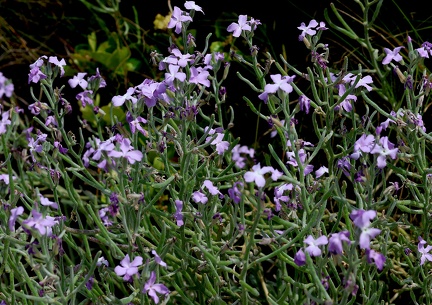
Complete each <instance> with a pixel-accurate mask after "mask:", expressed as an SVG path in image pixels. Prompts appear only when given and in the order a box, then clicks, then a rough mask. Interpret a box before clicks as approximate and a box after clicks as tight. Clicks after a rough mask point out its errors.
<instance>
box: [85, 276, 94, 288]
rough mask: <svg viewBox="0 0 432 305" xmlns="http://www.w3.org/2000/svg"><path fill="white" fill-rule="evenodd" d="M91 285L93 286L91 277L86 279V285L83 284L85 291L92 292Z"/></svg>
mask: <svg viewBox="0 0 432 305" xmlns="http://www.w3.org/2000/svg"><path fill="white" fill-rule="evenodd" d="M93 284H94V278H93V277H92V276H91V277H90V278H89V279H88V281H87V283H85V286H86V288H87V290H92V288H93Z"/></svg>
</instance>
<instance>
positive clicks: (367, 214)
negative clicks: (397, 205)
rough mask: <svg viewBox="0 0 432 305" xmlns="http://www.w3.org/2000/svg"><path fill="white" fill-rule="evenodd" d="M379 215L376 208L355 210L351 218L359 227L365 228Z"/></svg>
mask: <svg viewBox="0 0 432 305" xmlns="http://www.w3.org/2000/svg"><path fill="white" fill-rule="evenodd" d="M376 215H377V212H376V211H374V210H368V211H365V210H361V209H359V210H353V211H352V212H351V214H350V218H351V220H352V222H353V223H354V224H355V226H356V227H357V228H360V229H363V228H367V227H369V226H370V224H371V220H372V219H374V218H375V217H376Z"/></svg>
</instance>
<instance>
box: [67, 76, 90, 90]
mask: <svg viewBox="0 0 432 305" xmlns="http://www.w3.org/2000/svg"><path fill="white" fill-rule="evenodd" d="M86 75H87V73H81V72H80V73H78V74H77V75H74V77H73V78H71V79H70V80H68V83H69V86H71V88H75V87H76V86H80V87H81V88H82V89H83V90H85V89H86V88H87V85H88V82H87V81H86V80H85V79H84V76H86Z"/></svg>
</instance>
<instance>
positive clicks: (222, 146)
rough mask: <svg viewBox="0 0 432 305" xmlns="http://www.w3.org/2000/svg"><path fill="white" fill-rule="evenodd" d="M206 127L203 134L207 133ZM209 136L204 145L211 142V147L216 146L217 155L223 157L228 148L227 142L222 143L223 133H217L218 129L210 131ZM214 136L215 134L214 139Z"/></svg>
mask: <svg viewBox="0 0 432 305" xmlns="http://www.w3.org/2000/svg"><path fill="white" fill-rule="evenodd" d="M207 130H208V127H205V128H204V132H207ZM208 134H209V135H210V136H209V137H207V138H206V143H207V142H210V141H211V143H210V144H211V145H215V146H216V151H217V152H218V154H219V155H223V154H224V152H225V151H226V150H228V148H229V142H228V141H223V138H224V133H223V132H219V130H218V129H216V130H215V129H210V131H209V133H208ZM214 134H216V138H214V136H213V135H214Z"/></svg>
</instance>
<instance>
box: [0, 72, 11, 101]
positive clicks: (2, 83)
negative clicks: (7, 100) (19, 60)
mask: <svg viewBox="0 0 432 305" xmlns="http://www.w3.org/2000/svg"><path fill="white" fill-rule="evenodd" d="M13 91H14V84H12V82H11V81H10V80H9V79H7V78H6V77H4V76H3V73H2V72H0V99H1V98H2V97H3V95H6V97H11V96H12V93H13Z"/></svg>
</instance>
